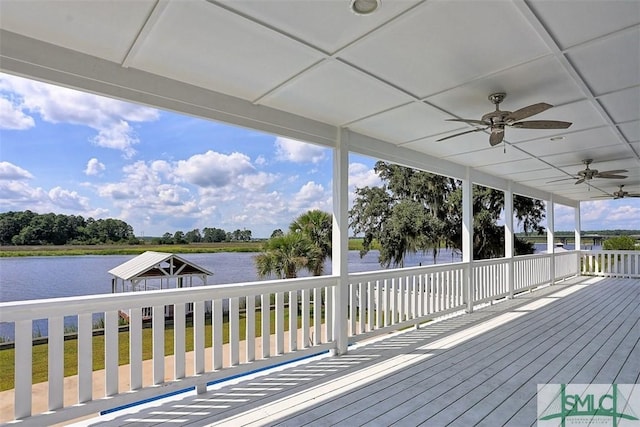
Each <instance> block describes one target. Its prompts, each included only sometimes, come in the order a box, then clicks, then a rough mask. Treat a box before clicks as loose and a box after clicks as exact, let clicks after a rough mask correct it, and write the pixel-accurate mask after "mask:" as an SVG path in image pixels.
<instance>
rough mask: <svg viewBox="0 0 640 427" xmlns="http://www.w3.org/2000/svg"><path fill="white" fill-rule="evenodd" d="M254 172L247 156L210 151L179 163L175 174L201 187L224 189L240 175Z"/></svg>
mask: <svg viewBox="0 0 640 427" xmlns="http://www.w3.org/2000/svg"><path fill="white" fill-rule="evenodd" d="M254 171H255V168H254V167H253V165H252V164H251V159H250V158H249V156H247V155H246V154H242V153H238V152H234V153H231V154H229V155H226V154H221V153H217V152H215V151H211V150H209V151H207V152H206V153H204V154H196V155H194V156H191V157H190V158H189V159H187V160H180V161H178V164H177V167H176V169H175V174H176V175H177V176H179V177H181V178H183V179H184V180H185V181H187V182H189V183H191V184H195V185H198V186H200V187H224V186H226V185H229V184H231V183H232V182H233V181H234V180H235V179H237V177H238V176H239V175H243V174H247V173H252V172H254Z"/></svg>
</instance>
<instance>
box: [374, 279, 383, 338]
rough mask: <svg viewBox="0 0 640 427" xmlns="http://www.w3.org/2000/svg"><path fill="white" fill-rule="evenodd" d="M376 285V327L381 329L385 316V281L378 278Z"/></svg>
mask: <svg viewBox="0 0 640 427" xmlns="http://www.w3.org/2000/svg"><path fill="white" fill-rule="evenodd" d="M375 286H376V329H379V328H381V327H382V325H383V322H384V317H383V313H384V301H383V299H384V292H383V289H382V287H383V281H382V280H376V283H375Z"/></svg>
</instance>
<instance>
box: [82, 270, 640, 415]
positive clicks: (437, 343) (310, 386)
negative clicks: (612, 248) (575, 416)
mask: <svg viewBox="0 0 640 427" xmlns="http://www.w3.org/2000/svg"><path fill="white" fill-rule="evenodd" d="M572 291H575V292H572ZM534 307H536V309H535V310H529V308H534ZM499 322H503V323H499ZM398 363H400V364H402V369H396V367H397V366H396V365H397V364H398ZM639 379H640V281H639V280H633V279H593V278H591V279H583V280H582V282H581V284H579V285H576V286H572V285H566V286H565V285H557V286H553V287H549V288H545V289H543V290H541V291H538V292H534V293H531V294H525V295H521V296H520V297H518V298H514V299H512V300H509V301H506V302H504V303H500V304H496V305H493V306H488V307H486V308H484V309H482V310H478V311H475V312H474V313H472V314H468V315H464V316H459V317H454V318H450V319H446V320H443V321H441V322H439V323H432V324H427V325H425V326H423V327H422V328H421V329H416V330H410V331H407V332H404V333H402V334H396V335H392V336H389V337H388V338H385V339H384V340H380V341H378V342H375V343H370V344H367V345H364V346H361V347H358V348H354V349H351V350H350V351H349V353H348V354H347V355H343V356H340V357H333V358H323V359H321V360H314V361H309V362H308V363H305V364H301V365H299V366H295V367H283V368H281V369H280V370H279V371H278V372H271V373H269V374H268V375H265V376H261V377H258V378H252V379H247V380H236V381H235V383H234V384H229V385H225V386H223V387H220V388H219V389H217V390H210V391H209V392H207V393H206V394H203V395H200V396H188V397H184V398H183V399H181V400H179V401H173V402H168V403H164V404H162V405H159V406H157V407H155V408H145V409H141V410H140V411H139V413H129V414H124V415H120V416H115V418H114V417H112V419H111V420H105V419H104V418H102V419H96V420H94V421H95V423H93V424H90V425H105V426H109V425H113V426H116V425H118V426H123V425H126V426H140V425H145V426H150V425H170V424H171V423H175V424H179V425H188V426H192V427H195V426H204V425H282V426H302V425H337V426H340V425H343V426H354V425H385V426H386V425H394V424H395V425H399V426H413V425H427V426H439V425H460V426H469V425H486V426H496V425H514V426H522V425H534V424H535V418H536V392H537V384H542V383H571V382H572V383H613V382H616V383H637V382H638V380H639Z"/></svg>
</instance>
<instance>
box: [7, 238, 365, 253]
mask: <svg viewBox="0 0 640 427" xmlns="http://www.w3.org/2000/svg"><path fill="white" fill-rule="evenodd" d="M262 243H263V241H260V240H254V241H251V242H220V243H191V244H186V245H151V244H141V245H116V244H114V245H39V246H0V258H9V257H35V256H82V255H139V254H141V253H143V252H145V251H156V252H167V253H174V254H201V253H219V252H260V251H261V250H262ZM360 249H362V239H350V240H349V250H360Z"/></svg>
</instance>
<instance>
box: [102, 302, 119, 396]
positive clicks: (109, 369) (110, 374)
mask: <svg viewBox="0 0 640 427" xmlns="http://www.w3.org/2000/svg"><path fill="white" fill-rule="evenodd" d="M118 318H119V315H118V311H116V310H110V311H107V312H105V313H104V368H105V369H104V375H105V378H104V379H105V390H104V391H105V396H114V395H116V394H118V386H119V383H120V382H119V380H118V362H119V360H118V356H119V354H120V351H119V347H118Z"/></svg>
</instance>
